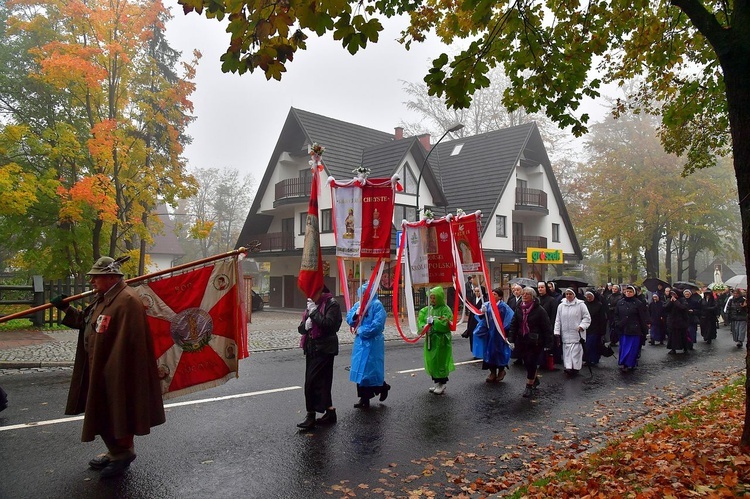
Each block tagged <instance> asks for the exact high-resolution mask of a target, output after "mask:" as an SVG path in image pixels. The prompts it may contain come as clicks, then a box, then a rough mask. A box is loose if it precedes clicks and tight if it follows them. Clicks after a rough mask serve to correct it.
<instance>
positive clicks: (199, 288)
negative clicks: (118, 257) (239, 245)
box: [135, 257, 248, 399]
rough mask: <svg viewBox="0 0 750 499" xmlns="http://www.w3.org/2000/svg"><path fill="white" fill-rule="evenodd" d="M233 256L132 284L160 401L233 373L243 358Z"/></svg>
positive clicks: (244, 341)
mask: <svg viewBox="0 0 750 499" xmlns="http://www.w3.org/2000/svg"><path fill="white" fill-rule="evenodd" d="M238 267H239V266H238V263H237V258H236V257H233V258H227V259H224V260H220V261H217V262H216V263H213V264H211V265H207V266H205V267H199V268H195V269H193V270H190V271H186V272H182V273H178V274H172V275H170V276H167V277H163V278H159V279H156V280H152V281H150V282H148V283H147V284H142V285H140V286H137V287H135V290H136V291H137V292H138V293H139V294H140V296H141V300H143V304H144V306H145V307H146V314H147V317H148V322H149V327H150V329H151V334H152V336H153V341H154V351H155V353H156V358H157V366H158V372H159V379H160V383H161V388H162V394H163V396H164V398H165V399H168V398H172V397H176V396H179V395H185V394H187V393H192V392H196V391H199V390H205V389H207V388H211V387H214V386H218V385H221V384H223V383H225V382H226V381H227V380H228V379H230V378H232V377H237V372H238V365H239V360H240V359H244V358H245V357H247V356H248V350H247V317H246V315H245V308H244V306H245V301H244V300H243V299H242V296H241V286H239V285H238V281H239V273H238Z"/></svg>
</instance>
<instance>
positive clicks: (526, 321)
mask: <svg viewBox="0 0 750 499" xmlns="http://www.w3.org/2000/svg"><path fill="white" fill-rule="evenodd" d="M508 341H510V343H511V348H513V349H515V350H517V351H518V357H519V358H520V359H523V364H524V366H526V389H525V390H524V392H523V396H524V397H526V398H528V397H531V396H532V395H534V393H535V392H536V389H537V387H538V386H539V376H538V369H539V362H540V361H541V360H542V353H543V352H544V351H545V350H547V351H551V350H552V343H553V335H552V324H551V323H550V320H549V315H547V311H546V310H544V309H543V308H542V307H541V306H540V305H539V301H537V299H536V290H535V289H534V288H529V287H526V288H523V292H522V293H521V303H519V304H518V306H517V307H516V313H515V314H514V315H513V320H512V321H511V323H510V328H508Z"/></svg>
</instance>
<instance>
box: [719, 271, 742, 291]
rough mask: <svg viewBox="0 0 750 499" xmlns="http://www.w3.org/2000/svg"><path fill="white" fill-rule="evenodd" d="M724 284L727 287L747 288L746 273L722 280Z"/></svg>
mask: <svg viewBox="0 0 750 499" xmlns="http://www.w3.org/2000/svg"><path fill="white" fill-rule="evenodd" d="M724 285H725V286H727V287H729V288H739V289H747V274H740V275H736V276H734V277H730V278H729V279H727V280H726V281H725V282H724Z"/></svg>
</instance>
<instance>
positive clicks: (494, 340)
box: [474, 301, 513, 367]
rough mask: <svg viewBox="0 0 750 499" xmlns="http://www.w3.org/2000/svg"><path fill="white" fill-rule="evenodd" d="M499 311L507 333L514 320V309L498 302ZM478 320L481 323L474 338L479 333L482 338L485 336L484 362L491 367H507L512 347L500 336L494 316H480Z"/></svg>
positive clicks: (475, 331) (488, 314)
mask: <svg viewBox="0 0 750 499" xmlns="http://www.w3.org/2000/svg"><path fill="white" fill-rule="evenodd" d="M497 310H498V311H499V312H500V318H501V319H502V321H503V329H504V330H505V331H506V332H507V331H508V328H510V322H511V321H512V320H513V309H511V308H510V307H509V306H508V304H507V303H505V302H504V301H498V302H497ZM477 319H478V320H479V322H478V323H477V327H476V329H474V337H475V338H476V337H477V333H478V334H479V335H480V336H484V340H485V342H486V343H485V348H484V355H483V356H482V360H483V361H484V363H485V364H488V365H490V366H495V367H504V366H507V365H508V362H510V345H509V344H508V342H507V341H505V340H503V337H502V336H500V331H498V329H497V327H496V326H495V320H494V319H493V318H492V314H491V313H489V312H488V313H487V314H485V315H478V316H477ZM506 334H507V333H506Z"/></svg>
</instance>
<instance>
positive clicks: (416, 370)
mask: <svg viewBox="0 0 750 499" xmlns="http://www.w3.org/2000/svg"><path fill="white" fill-rule="evenodd" d="M477 362H482V359H475V360H467V361H465V362H456V363H455V364H454V365H456V366H463V365H464V364H476V363H477ZM419 371H424V367H420V368H419V369H407V370H406V371H396V374H408V373H415V372H419Z"/></svg>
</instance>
